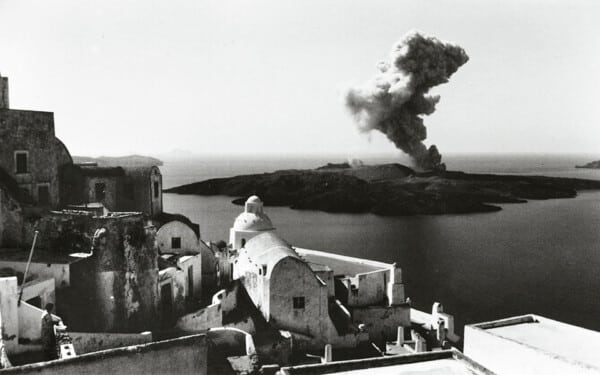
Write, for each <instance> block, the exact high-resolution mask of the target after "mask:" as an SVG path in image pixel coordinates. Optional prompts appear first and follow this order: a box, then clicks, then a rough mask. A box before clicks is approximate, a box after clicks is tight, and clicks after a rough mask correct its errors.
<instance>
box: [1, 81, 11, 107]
mask: <svg viewBox="0 0 600 375" xmlns="http://www.w3.org/2000/svg"><path fill="white" fill-rule="evenodd" d="M8 108H9V107H8V77H2V75H1V74H0V109H8Z"/></svg>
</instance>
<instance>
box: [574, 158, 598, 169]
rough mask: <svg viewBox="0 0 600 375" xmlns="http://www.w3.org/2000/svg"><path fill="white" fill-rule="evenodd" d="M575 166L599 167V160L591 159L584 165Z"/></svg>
mask: <svg viewBox="0 0 600 375" xmlns="http://www.w3.org/2000/svg"><path fill="white" fill-rule="evenodd" d="M575 168H588V169H600V160H596V161H591V162H589V163H587V164H584V165H576V166H575Z"/></svg>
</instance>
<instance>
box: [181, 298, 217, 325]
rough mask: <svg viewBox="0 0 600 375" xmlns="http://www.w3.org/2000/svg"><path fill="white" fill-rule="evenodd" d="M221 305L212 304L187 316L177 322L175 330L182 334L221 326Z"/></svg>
mask: <svg viewBox="0 0 600 375" xmlns="http://www.w3.org/2000/svg"><path fill="white" fill-rule="evenodd" d="M222 316H223V314H222V312H221V304H220V303H214V304H212V305H210V306H207V307H205V308H204V309H202V310H199V311H196V312H193V313H191V314H187V315H184V316H182V317H181V318H179V320H178V321H177V324H176V327H177V329H179V330H181V331H184V332H203V331H206V330H207V329H209V328H212V327H221V326H223V318H222Z"/></svg>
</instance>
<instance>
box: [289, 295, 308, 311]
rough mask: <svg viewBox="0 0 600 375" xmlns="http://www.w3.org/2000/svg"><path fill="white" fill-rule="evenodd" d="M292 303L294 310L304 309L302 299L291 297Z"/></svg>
mask: <svg viewBox="0 0 600 375" xmlns="http://www.w3.org/2000/svg"><path fill="white" fill-rule="evenodd" d="M292 303H293V305H294V308H295V309H304V305H305V301H304V297H293V298H292Z"/></svg>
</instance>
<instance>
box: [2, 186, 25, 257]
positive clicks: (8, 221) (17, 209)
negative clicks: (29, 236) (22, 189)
mask: <svg viewBox="0 0 600 375" xmlns="http://www.w3.org/2000/svg"><path fill="white" fill-rule="evenodd" d="M22 242H23V212H22V209H21V205H20V204H19V202H17V200H16V199H15V198H14V197H13V196H12V195H11V194H10V193H9V192H8V190H6V189H4V188H3V187H2V185H0V247H6V248H9V247H13V248H17V247H20V246H21V245H22Z"/></svg>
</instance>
